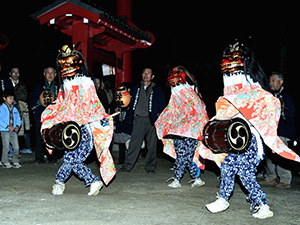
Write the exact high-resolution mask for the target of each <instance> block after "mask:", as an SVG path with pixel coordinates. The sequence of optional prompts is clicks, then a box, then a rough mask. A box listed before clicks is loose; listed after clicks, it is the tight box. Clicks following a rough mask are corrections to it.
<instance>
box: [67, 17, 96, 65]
mask: <svg viewBox="0 0 300 225" xmlns="http://www.w3.org/2000/svg"><path fill="white" fill-rule="evenodd" d="M74 17H75V16H74ZM78 42H81V43H80V45H79V50H81V53H82V54H83V56H84V58H85V60H86V62H87V65H88V67H89V69H90V70H91V69H92V63H93V62H92V59H91V58H90V57H89V54H88V53H89V52H90V51H89V49H88V48H89V44H90V43H89V27H88V24H87V23H84V22H83V18H81V17H78V18H76V17H75V18H74V19H73V24H72V43H73V44H74V45H76V44H77V43H78Z"/></svg>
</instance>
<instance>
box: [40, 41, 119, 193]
mask: <svg viewBox="0 0 300 225" xmlns="http://www.w3.org/2000/svg"><path fill="white" fill-rule="evenodd" d="M57 66H58V69H59V72H60V79H61V81H62V85H61V88H60V90H59V93H58V96H57V100H55V101H54V102H53V103H52V104H51V105H49V106H48V107H47V108H46V109H45V110H44V112H43V114H42V118H41V121H42V128H41V130H42V132H43V135H44V139H45V138H46V145H47V146H48V147H49V146H50V148H48V150H49V152H50V154H51V152H52V150H53V148H52V149H51V143H50V144H49V143H47V138H48V137H47V136H46V134H47V135H48V136H49V135H50V136H51V135H52V136H54V138H52V139H51V137H50V139H51V140H52V142H53V143H52V147H53V145H54V144H55V142H56V141H57V140H53V139H55V135H57V133H59V131H57V130H55V128H56V127H59V126H60V125H61V124H68V125H67V127H68V126H71V128H70V129H69V130H68V128H66V129H67V130H66V131H61V132H62V133H63V134H62V136H61V138H60V140H61V141H62V142H63V144H65V146H66V149H64V150H67V151H65V154H64V157H63V164H62V166H61V167H60V168H59V170H58V172H57V174H56V183H55V184H54V185H53V190H52V193H53V194H54V195H61V194H63V192H64V189H65V182H66V181H67V179H68V178H69V176H70V175H71V173H72V172H74V173H75V174H76V175H78V177H79V178H80V179H82V180H84V182H85V185H86V186H90V192H89V193H88V195H97V194H98V193H99V191H100V189H101V188H102V186H103V183H102V182H101V181H100V180H99V178H98V177H97V176H95V175H94V174H93V173H92V171H91V169H89V168H88V167H87V166H86V165H85V164H84V163H83V162H84V160H85V159H86V158H87V157H88V155H89V154H90V152H91V150H92V149H93V146H95V149H96V153H97V157H98V160H99V161H100V174H101V177H102V180H103V181H104V182H105V184H108V183H109V182H110V181H111V179H112V178H113V177H114V175H115V173H116V170H115V166H114V162H113V159H112V157H111V154H110V152H109V150H108V147H109V145H110V142H111V139H112V135H113V121H112V118H106V117H107V116H108V115H107V114H106V113H105V110H104V108H103V106H102V104H101V102H100V100H99V99H98V97H97V93H96V90H95V86H94V82H93V80H92V78H91V76H90V75H89V72H88V69H87V66H86V63H85V59H84V57H83V55H82V54H81V53H80V52H79V51H77V50H75V48H74V47H73V49H71V48H70V47H68V46H66V45H65V46H63V47H62V50H61V51H60V54H59V55H58V57H57ZM105 118H106V119H105ZM74 122H75V123H76V124H78V129H77V128H76V127H75V126H73V125H72V124H74ZM53 129H54V132H52V130H53ZM45 131H46V132H45ZM78 133H80V134H79V137H76V136H78ZM48 139H49V138H48ZM76 143H78V147H76V148H75V149H72V148H73V147H74V146H75V144H76ZM57 145H58V144H57V143H56V145H55V146H57ZM70 150H71V151H70Z"/></svg>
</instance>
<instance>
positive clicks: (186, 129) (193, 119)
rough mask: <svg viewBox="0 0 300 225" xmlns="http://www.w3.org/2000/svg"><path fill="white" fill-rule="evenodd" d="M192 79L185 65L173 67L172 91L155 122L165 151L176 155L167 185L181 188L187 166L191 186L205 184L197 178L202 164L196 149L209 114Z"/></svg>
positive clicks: (169, 80)
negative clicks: (171, 177)
mask: <svg viewBox="0 0 300 225" xmlns="http://www.w3.org/2000/svg"><path fill="white" fill-rule="evenodd" d="M193 79H194V78H193V77H192V75H191V74H190V73H189V72H188V71H187V70H186V69H185V68H184V67H182V66H178V67H175V68H173V70H172V71H171V72H170V74H169V77H168V82H169V85H170V86H171V91H172V93H171V97H170V101H169V104H168V105H167V107H166V108H165V109H164V111H163V112H162V113H161V114H160V116H159V117H158V119H157V121H156V122H155V126H156V131H157V135H158V138H159V139H161V140H162V142H163V144H164V152H165V153H166V154H167V155H169V156H171V157H172V158H175V168H174V175H175V176H174V178H173V182H172V183H170V184H169V185H168V186H169V187H172V188H179V187H181V184H180V181H181V178H182V177H183V175H184V172H185V168H186V167H188V168H189V171H190V174H191V177H192V178H193V180H192V181H193V184H192V187H200V186H203V185H204V184H205V183H204V181H202V180H201V178H200V168H201V169H204V164H203V163H202V162H201V161H200V158H199V154H198V151H196V148H197V147H198V146H199V145H201V144H202V143H201V140H202V130H203V127H204V125H205V124H206V122H207V121H208V116H207V113H206V109H205V105H204V102H203V101H202V99H201V95H200V94H199V95H198V94H197V93H196V92H197V91H198V90H197V88H198V87H197V85H195V89H194V84H195V82H196V81H195V79H194V80H193ZM195 90H196V92H195ZM169 180H170V179H169Z"/></svg>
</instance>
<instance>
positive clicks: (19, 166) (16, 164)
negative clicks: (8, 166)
mask: <svg viewBox="0 0 300 225" xmlns="http://www.w3.org/2000/svg"><path fill="white" fill-rule="evenodd" d="M21 167H22V166H21V164H20V163H13V168H16V169H19V168H21Z"/></svg>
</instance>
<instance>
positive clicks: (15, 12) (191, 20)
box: [0, 0, 300, 134]
mask: <svg viewBox="0 0 300 225" xmlns="http://www.w3.org/2000/svg"><path fill="white" fill-rule="evenodd" d="M3 2H4V1H3ZM51 2H53V1H50V0H43V1H38V2H37V1H31V0H30V1H21V2H20V1H19V2H15V1H5V3H2V5H1V8H0V28H1V30H0V33H4V34H6V35H7V36H8V37H9V39H10V43H9V45H8V46H7V47H6V48H5V49H4V50H2V51H0V60H1V62H2V67H3V68H2V72H1V75H2V76H6V75H7V74H8V71H9V70H10V68H11V67H12V66H17V67H19V68H20V69H21V76H22V78H23V80H24V81H26V82H27V83H28V85H29V87H32V86H33V85H34V83H35V81H38V80H40V79H41V77H42V71H43V68H44V67H46V66H55V59H56V56H57V54H58V51H57V50H58V49H59V48H60V47H61V46H62V45H63V44H66V43H71V39H70V37H67V36H65V35H63V34H61V33H60V32H59V31H58V30H55V29H54V28H53V27H48V26H47V25H43V26H41V25H39V23H38V21H36V20H34V19H33V18H31V17H30V15H31V14H32V13H34V12H37V11H39V10H41V8H43V7H44V6H47V5H49V4H50V3H51ZM98 2H99V3H100V5H101V6H102V7H103V8H105V9H107V10H109V11H111V12H112V13H113V14H115V13H116V1H114V0H102V1H101V0H99V1H98ZM3 4H4V5H3ZM261 4H262V3H261ZM132 5H133V6H132V7H133V23H134V24H136V25H137V26H138V27H139V28H140V29H142V30H148V31H150V32H152V33H153V34H154V36H155V42H154V44H153V45H152V46H151V47H149V48H147V49H140V50H136V51H134V52H133V65H132V69H133V74H132V78H133V81H134V82H136V81H138V80H139V79H140V74H141V72H142V69H143V68H144V67H151V68H152V69H153V71H154V74H155V75H156V78H155V80H154V82H156V83H158V84H159V85H160V86H161V87H162V88H163V89H166V84H165V80H166V75H167V73H168V70H169V69H170V68H171V67H173V66H176V65H183V66H185V67H186V68H187V69H188V70H189V71H190V72H192V73H193V74H194V75H195V76H196V77H197V78H198V80H199V83H200V88H201V92H202V95H203V98H204V101H205V102H206V105H207V109H208V113H209V115H210V116H213V115H214V113H215V112H214V103H215V101H216V100H217V98H218V96H220V95H222V91H223V90H222V88H223V84H222V75H221V73H220V67H219V63H220V59H221V56H222V51H223V49H224V48H225V47H227V46H228V44H232V43H234V42H235V39H236V38H237V39H238V40H239V41H240V42H242V43H244V44H246V45H247V46H248V47H250V48H251V49H252V50H253V51H254V53H255V54H256V57H257V59H258V60H259V62H260V64H261V66H262V67H263V69H264V71H265V72H266V74H267V75H269V74H270V73H271V72H272V71H274V70H278V69H279V62H280V49H282V48H280V46H281V45H285V46H286V47H288V45H287V39H288V37H287V36H288V34H287V25H288V23H289V20H288V14H289V7H288V6H287V5H285V4H283V3H282V2H279V3H275V4H272V5H271V6H270V5H266V4H262V5H257V4H253V3H239V2H238V1H236V2H231V3H226V4H225V3H222V4H220V3H217V2H215V1H214V2H212V3H209V2H204V1H191V0H186V1H171V0H165V1H157V0H155V1H143V0H132ZM286 66H287V64H286ZM285 71H286V86H287V90H288V91H289V92H290V93H291V94H292V96H293V97H294V99H295V96H296V94H297V92H296V90H297V89H296V88H297V86H296V84H295V82H293V80H292V78H291V75H290V72H289V71H290V69H289V67H286V70H285ZM26 77H34V81H33V79H26ZM166 90H167V89H166ZM166 93H167V91H166ZM298 102H299V101H298ZM297 107H298V109H299V108H300V105H299V104H298V103H297ZM297 115H298V116H297V117H298V118H299V117H300V115H299V113H297ZM298 120H300V119H298ZM298 124H299V122H298ZM298 127H299V126H298ZM299 133H300V131H298V134H299Z"/></svg>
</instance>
